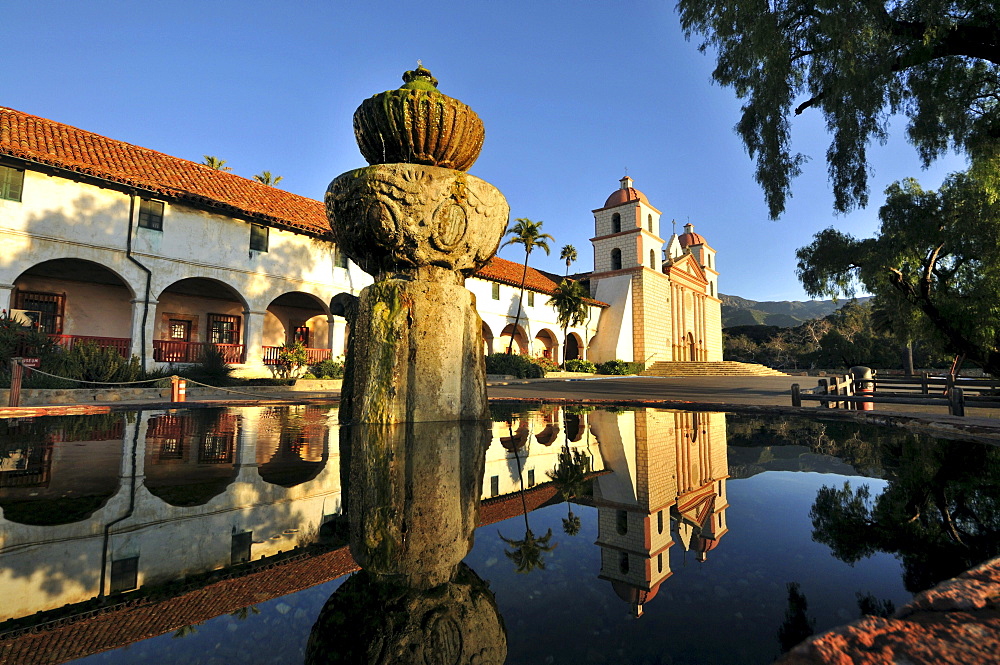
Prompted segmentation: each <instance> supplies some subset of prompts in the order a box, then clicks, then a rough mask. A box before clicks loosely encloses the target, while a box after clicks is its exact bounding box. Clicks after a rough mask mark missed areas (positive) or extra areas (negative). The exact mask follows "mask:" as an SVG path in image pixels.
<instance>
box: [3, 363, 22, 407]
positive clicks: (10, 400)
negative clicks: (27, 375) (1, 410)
mask: <svg viewBox="0 0 1000 665" xmlns="http://www.w3.org/2000/svg"><path fill="white" fill-rule="evenodd" d="M22 360H24V359H23V358H11V359H10V394H9V395H8V397H7V406H21V378H22V377H23V376H24V367H23V366H22V365H21V361H22Z"/></svg>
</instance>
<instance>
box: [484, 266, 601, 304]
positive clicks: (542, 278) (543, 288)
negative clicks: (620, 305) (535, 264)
mask: <svg viewBox="0 0 1000 665" xmlns="http://www.w3.org/2000/svg"><path fill="white" fill-rule="evenodd" d="M522 274H524V264H523V263H515V262H514V261H508V260H507V259H501V258H500V257H499V256H494V257H493V258H491V259H490V260H489V261H488V262H487V263H486V265H484V266H483V267H482V268H480V269H479V270H478V271H477V272H476V274H475V276H476V277H479V278H481V279H487V280H490V281H491V282H500V283H501V284H510V285H511V286H516V287H518V288H520V287H521V275H522ZM561 280H562V277H559V276H558V275H553V274H551V273H547V272H542V271H541V270H535V269H534V268H532V267H531V266H528V272H527V275H526V276H525V281H524V288H526V289H528V290H529V291H538V292H539V293H554V292H555V290H556V288H557V287H558V286H559V281H561ZM587 302H589V303H590V304H592V305H597V306H598V307H610V305H608V304H607V303H605V302H601V301H600V300H592V299H590V298H587Z"/></svg>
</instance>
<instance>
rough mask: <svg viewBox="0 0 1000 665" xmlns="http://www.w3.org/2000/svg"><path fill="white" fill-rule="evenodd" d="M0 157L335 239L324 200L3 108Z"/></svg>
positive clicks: (0, 111) (0, 113)
mask: <svg viewBox="0 0 1000 665" xmlns="http://www.w3.org/2000/svg"><path fill="white" fill-rule="evenodd" d="M0 155H9V156H11V157H16V158H18V159H23V160H26V161H28V162H35V163H40V164H46V165H49V166H53V167H56V168H59V169H66V170H69V171H74V172H76V173H82V174H86V175H91V176H96V177H98V178H102V179H105V180H110V181H112V182H116V183H120V184H123V185H127V186H129V187H135V188H137V189H141V190H143V191H147V192H152V193H154V194H159V195H161V196H163V197H165V198H168V199H173V200H176V201H179V202H183V203H186V204H189V205H192V206H194V207H199V208H206V207H207V208H209V209H221V211H225V212H229V213H231V214H236V215H239V216H246V217H248V218H250V219H252V220H253V221H255V222H260V223H265V224H269V225H272V226H279V227H287V228H289V229H291V230H295V231H300V232H304V233H307V234H310V235H318V236H328V235H329V233H330V225H329V223H328V222H327V219H326V212H325V210H324V207H323V204H322V203H321V202H319V201H315V200H313V199H309V198H306V197H304V196H298V195H297V194H292V193H291V192H286V191H283V190H281V189H278V188H276V187H270V186H267V185H263V184H261V183H259V182H257V181H255V180H247V179H246V178H242V177H240V176H238V175H235V174H233V173H227V172H225V171H216V170H214V169H211V168H209V167H207V166H204V165H202V164H197V163H195V162H191V161H188V160H186V159H181V158H179V157H171V156H170V155H165V154H163V153H161V152H156V151H155V150H150V149H148V148H142V147H139V146H136V145H132V144H131V143H125V142H124V141H116V140H114V139H109V138H107V137H105V136H101V135H100V134H94V133H92V132H87V131H84V130H82V129H77V128H76V127H71V126H69V125H64V124H62V123H58V122H54V121H52V120H46V119H45V118H39V117H38V116H33V115H29V114H27V113H22V112H21V111H15V110H14V109H10V108H6V107H2V106H0Z"/></svg>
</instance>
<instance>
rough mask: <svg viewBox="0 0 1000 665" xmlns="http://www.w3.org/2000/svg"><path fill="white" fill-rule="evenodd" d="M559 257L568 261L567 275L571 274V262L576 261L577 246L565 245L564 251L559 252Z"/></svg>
mask: <svg viewBox="0 0 1000 665" xmlns="http://www.w3.org/2000/svg"><path fill="white" fill-rule="evenodd" d="M559 258H560V259H562V260H563V261H565V262H566V275H567V276H569V264H571V263H573V262H574V261H576V247H574V246H573V245H564V246H563V248H562V251H560V252H559Z"/></svg>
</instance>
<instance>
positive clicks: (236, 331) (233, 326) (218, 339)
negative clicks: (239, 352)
mask: <svg viewBox="0 0 1000 665" xmlns="http://www.w3.org/2000/svg"><path fill="white" fill-rule="evenodd" d="M208 341H209V342H211V343H212V344H239V343H240V317H238V316H231V315H229V314H209V315H208Z"/></svg>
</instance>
